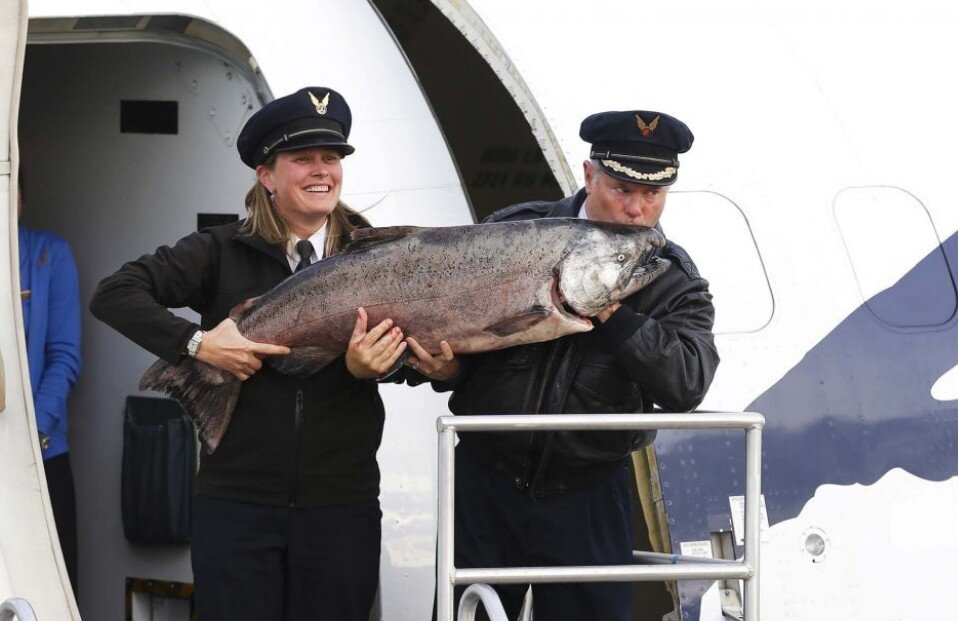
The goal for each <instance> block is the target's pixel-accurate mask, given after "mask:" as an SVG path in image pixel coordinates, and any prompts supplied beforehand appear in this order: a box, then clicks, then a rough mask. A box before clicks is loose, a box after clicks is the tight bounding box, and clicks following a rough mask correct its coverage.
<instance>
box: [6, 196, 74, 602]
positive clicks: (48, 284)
mask: <svg viewBox="0 0 958 621" xmlns="http://www.w3.org/2000/svg"><path fill="white" fill-rule="evenodd" d="M19 189H20V191H19V192H18V195H17V197H18V198H17V201H18V203H17V214H18V215H19V214H20V212H21V211H22V207H23V200H24V198H23V191H24V184H23V182H22V180H20V182H19ZM18 228H19V230H18V234H19V243H20V302H21V304H22V308H23V327H24V330H25V331H26V337H27V362H28V363H29V366H30V385H31V387H32V388H33V409H34V411H35V413H36V421H37V431H38V433H39V440H40V448H41V449H42V454H43V470H44V473H45V474H46V479H47V490H48V491H49V493H50V504H51V507H52V509H53V518H54V521H55V522H56V525H57V536H58V538H59V540H60V549H61V550H62V551H63V561H64V563H65V564H66V568H67V574H68V575H69V576H70V583H71V584H72V585H73V592H74V593H75V594H76V593H77V587H78V582H77V519H76V496H75V493H74V487H73V469H72V467H71V466H70V452H69V446H68V445H67V428H68V417H67V397H68V396H69V394H70V390H71V389H72V388H73V386H74V385H75V384H76V381H77V377H79V375H80V368H81V364H80V290H79V289H80V285H79V278H78V276H77V268H76V262H75V261H74V259H73V253H72V252H71V251H70V246H69V244H67V242H66V241H65V240H64V239H62V238H60V237H58V236H57V235H54V234H53V233H48V232H46V231H37V230H34V229H31V228H29V227H26V226H23V225H22V224H21V225H20V226H19V227H18Z"/></svg>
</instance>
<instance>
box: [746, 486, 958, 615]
mask: <svg viewBox="0 0 958 621" xmlns="http://www.w3.org/2000/svg"><path fill="white" fill-rule="evenodd" d="M955 515H958V477H955V478H951V479H949V480H946V481H925V480H922V479H918V478H916V477H914V476H912V475H911V474H909V473H907V472H905V471H904V470H901V469H894V470H891V471H890V472H888V473H887V474H886V475H885V476H884V477H882V478H881V479H879V480H878V481H876V482H875V483H874V484H873V485H869V486H862V485H849V486H839V485H824V486H822V487H820V488H819V489H818V491H817V492H816V493H815V497H814V498H812V499H811V500H810V501H809V502H808V504H807V505H806V506H805V508H804V509H803V510H802V512H801V513H800V514H799V515H798V517H796V518H794V519H791V520H786V521H784V522H781V523H779V524H775V525H774V526H772V528H771V529H770V530H769V541H768V542H766V543H764V544H763V545H762V561H761V562H762V575H761V580H762V616H763V618H766V619H774V620H783V621H785V620H792V619H794V620H796V621H798V620H803V621H804V620H806V619H881V620H882V621H892V620H902V621H911V620H913V619H947V618H950V617H951V614H952V612H953V611H954V610H956V609H958V591H956V590H955V588H954V576H953V574H952V572H951V571H950V570H949V569H948V567H950V562H951V559H952V558H953V556H952V554H951V553H950V552H949V550H953V549H954V545H955V520H954V518H955ZM811 533H822V534H824V538H825V549H824V552H823V553H822V554H821V555H819V557H816V556H813V555H811V554H809V553H808V551H807V550H806V545H805V541H806V539H807V537H808V535H809V534H811ZM822 557H824V560H818V561H817V560H816V559H820V558H822Z"/></svg>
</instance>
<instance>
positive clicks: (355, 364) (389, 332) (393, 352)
mask: <svg viewBox="0 0 958 621" xmlns="http://www.w3.org/2000/svg"><path fill="white" fill-rule="evenodd" d="M368 319H369V318H368V316H367V315H366V309H364V308H363V307H359V310H357V312H356V327H355V328H353V335H352V336H351V337H350V339H349V349H347V350H346V368H347V369H349V372H350V373H352V374H353V376H354V377H357V378H359V379H375V378H377V377H380V376H381V375H382V374H383V373H385V372H386V371H388V370H389V369H390V368H392V366H393V364H395V363H396V361H397V360H399V356H401V355H402V353H403V352H404V351H405V350H406V343H405V342H404V341H403V340H402V330H400V329H399V328H393V327H392V325H393V320H392V319H383V320H382V321H380V322H379V325H377V326H376V327H375V328H373V329H372V330H370V331H368V332H367V331H366V322H367V321H368ZM390 328H392V329H390Z"/></svg>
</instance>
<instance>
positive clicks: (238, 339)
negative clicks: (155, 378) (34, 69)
mask: <svg viewBox="0 0 958 621" xmlns="http://www.w3.org/2000/svg"><path fill="white" fill-rule="evenodd" d="M288 353H289V347H285V346H283V345H270V344H269V343H254V342H253V341H251V340H249V339H247V338H246V337H245V336H243V335H242V334H240V332H239V329H237V327H236V323H235V322H234V321H233V320H232V319H224V320H223V321H221V322H220V324H219V325H218V326H216V327H215V328H213V329H212V330H210V331H208V332H205V333H204V334H203V340H202V341H200V348H199V350H198V351H197V352H196V359H197V360H199V361H200V362H205V363H206V364H208V365H211V366H214V367H216V368H217V369H223V370H224V371H229V372H230V373H232V374H233V375H235V376H236V377H237V378H239V379H240V380H241V381H244V382H245V381H246V380H248V379H249V378H250V377H252V375H253V374H254V373H256V372H257V371H259V370H260V369H261V368H262V366H263V360H262V359H263V357H265V356H284V355H286V354H288Z"/></svg>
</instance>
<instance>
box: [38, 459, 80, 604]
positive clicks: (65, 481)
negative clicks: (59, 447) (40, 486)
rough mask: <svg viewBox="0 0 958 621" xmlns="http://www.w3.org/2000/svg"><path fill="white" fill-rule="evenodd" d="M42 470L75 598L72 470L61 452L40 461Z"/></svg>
mask: <svg viewBox="0 0 958 621" xmlns="http://www.w3.org/2000/svg"><path fill="white" fill-rule="evenodd" d="M43 471H44V473H46V478H47V491H48V492H49V493H50V505H51V507H52V509H53V519H54V521H55V522H56V525H57V537H58V538H59V539H60V549H61V550H62V551H63V561H64V563H65V564H66V566H67V574H68V575H69V576H70V584H71V585H72V586H73V595H74V596H75V597H79V583H78V582H77V503H76V494H75V492H74V490H73V468H71V467H70V454H69V453H62V454H60V455H57V456H56V457H51V458H50V459H45V460H43Z"/></svg>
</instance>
